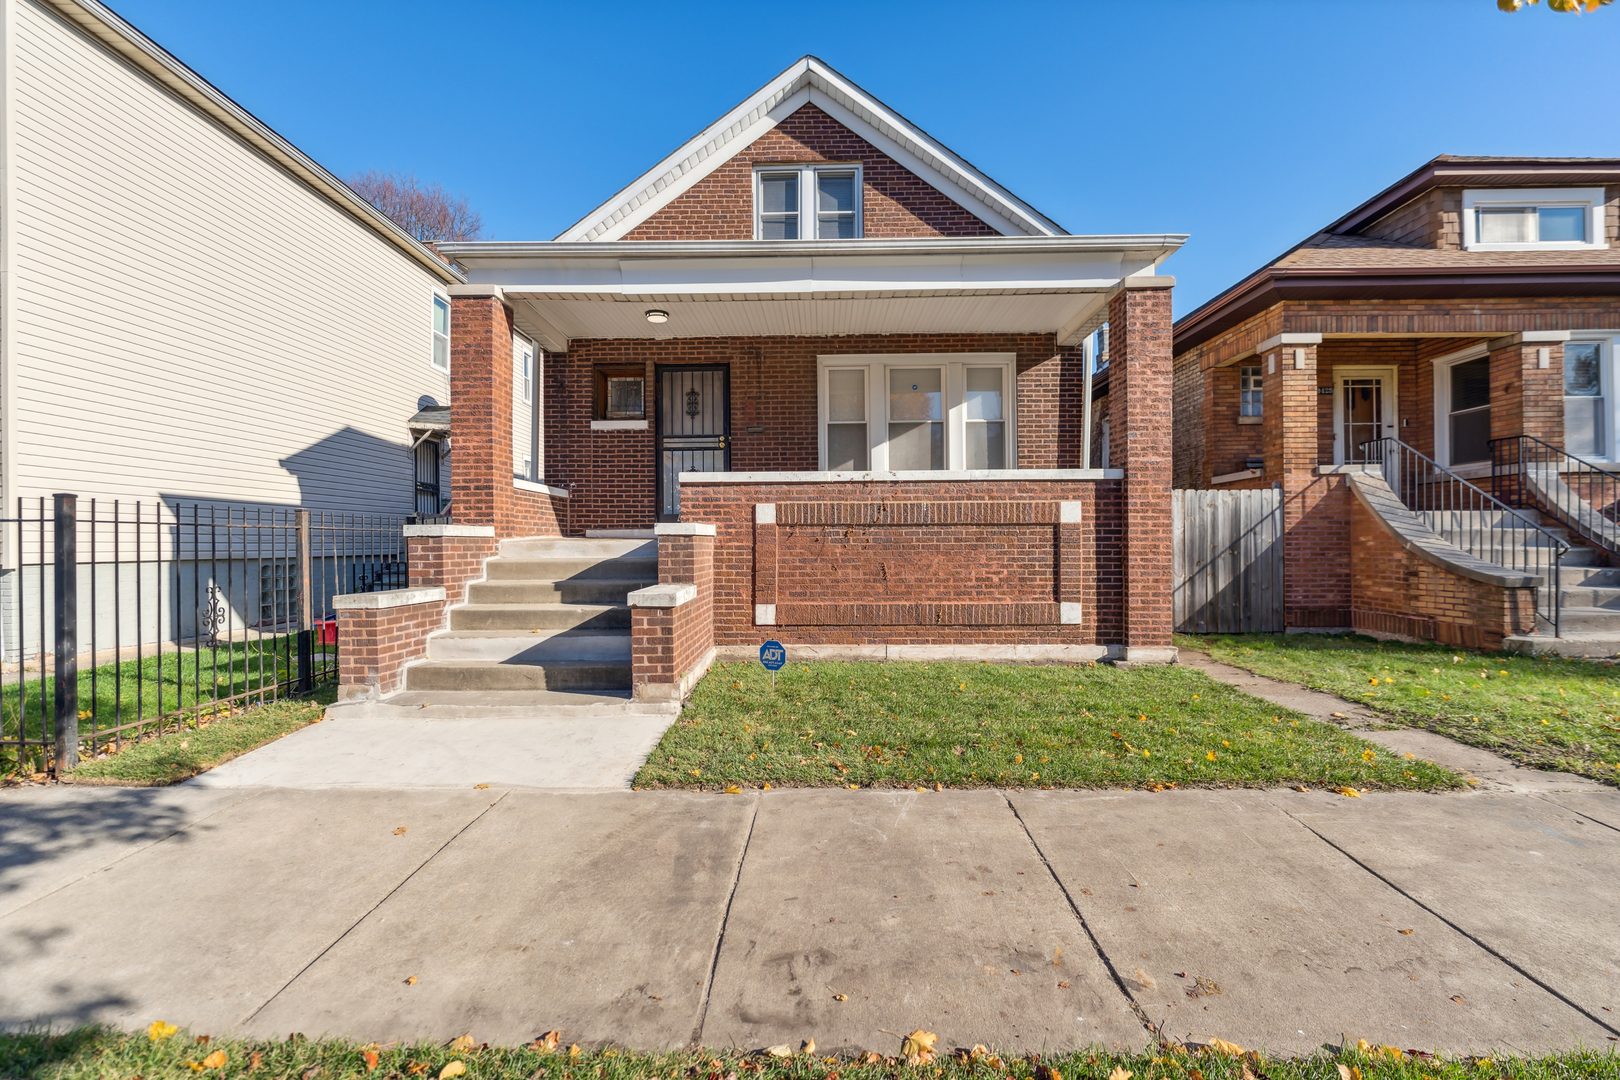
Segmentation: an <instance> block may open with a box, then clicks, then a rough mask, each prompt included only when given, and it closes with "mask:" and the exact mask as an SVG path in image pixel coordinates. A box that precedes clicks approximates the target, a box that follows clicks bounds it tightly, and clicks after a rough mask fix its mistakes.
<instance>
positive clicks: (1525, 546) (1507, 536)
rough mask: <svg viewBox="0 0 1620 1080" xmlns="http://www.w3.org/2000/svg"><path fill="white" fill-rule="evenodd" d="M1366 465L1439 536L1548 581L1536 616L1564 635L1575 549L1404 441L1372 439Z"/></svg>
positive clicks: (1539, 596)
mask: <svg viewBox="0 0 1620 1080" xmlns="http://www.w3.org/2000/svg"><path fill="white" fill-rule="evenodd" d="M1359 449H1360V451H1361V455H1362V460H1363V461H1364V462H1365V463H1366V464H1368V465H1375V466H1378V467H1379V468H1380V469H1381V471H1382V472H1383V475H1384V480H1385V482H1386V483H1388V484H1389V486H1390V489H1391V490H1393V491H1394V492H1395V494H1396V496H1397V497H1398V498H1399V499H1400V500H1401V502H1402V503H1403V504H1405V506H1406V508H1407V509H1408V510H1410V511H1412V512H1413V513H1414V514H1417V515H1418V516H1419V517H1420V518H1422V519H1423V520H1424V522H1425V523H1426V524H1427V525H1428V526H1429V528H1430V529H1432V530H1434V532H1435V533H1436V535H1438V536H1439V537H1440V538H1441V539H1443V540H1445V541H1446V543H1448V544H1451V545H1452V546H1453V547H1458V548H1461V549H1462V550H1464V551H1466V552H1468V553H1469V554H1470V555H1473V556H1474V557H1475V558H1477V559H1481V560H1483V561H1485V562H1488V563H1495V564H1496V565H1497V566H1501V567H1505V568H1507V569H1509V570H1516V571H1519V572H1521V573H1526V574H1540V575H1543V576H1544V579H1545V581H1546V584H1545V585H1543V586H1542V587H1541V588H1540V589H1538V590H1537V596H1536V616H1537V617H1538V618H1540V619H1542V620H1544V621H1546V622H1547V623H1548V624H1550V625H1551V626H1552V632H1553V636H1554V637H1558V636H1560V628H1559V622H1560V620H1559V609H1560V608H1561V607H1562V606H1563V589H1562V587H1561V586H1562V579H1563V561H1564V555H1565V553H1567V552H1568V551H1569V548H1570V545H1569V542H1568V541H1566V540H1563V539H1561V538H1560V537H1558V536H1555V535H1554V534H1553V533H1551V532H1549V531H1548V530H1546V529H1544V528H1542V527H1541V526H1540V525H1537V524H1536V523H1534V522H1532V521H1531V520H1530V519H1529V518H1527V517H1525V516H1524V515H1523V514H1522V513H1520V512H1519V511H1518V510H1515V509H1514V508H1513V507H1511V506H1509V505H1508V504H1507V503H1505V502H1503V501H1502V500H1500V499H1498V498H1496V497H1495V496H1494V495H1491V494H1490V493H1489V492H1487V491H1484V490H1482V489H1480V488H1478V487H1475V486H1474V485H1473V484H1471V483H1469V482H1468V481H1467V480H1464V479H1463V478H1462V477H1460V476H1458V475H1457V474H1456V473H1454V472H1452V471H1451V470H1450V469H1448V468H1446V467H1445V466H1444V465H1441V464H1439V463H1438V462H1436V461H1435V460H1434V459H1432V458H1430V457H1429V456H1427V455H1426V454H1423V453H1421V452H1419V451H1417V450H1414V449H1413V448H1412V447H1410V446H1408V445H1406V444H1405V443H1403V442H1401V440H1399V439H1394V438H1384V439H1372V440H1369V441H1367V442H1364V443H1361V444H1360V447H1359Z"/></svg>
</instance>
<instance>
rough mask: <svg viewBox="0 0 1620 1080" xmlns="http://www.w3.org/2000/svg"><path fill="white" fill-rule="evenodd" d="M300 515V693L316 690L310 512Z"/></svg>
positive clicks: (303, 512) (302, 512)
mask: <svg viewBox="0 0 1620 1080" xmlns="http://www.w3.org/2000/svg"><path fill="white" fill-rule="evenodd" d="M297 514H298V692H299V693H300V694H307V693H309V692H310V691H311V690H313V689H315V646H314V643H313V642H312V641H311V640H310V639H311V637H312V636H313V635H312V633H311V627H312V626H313V624H314V617H313V616H312V615H311V611H310V604H311V602H312V601H311V599H310V595H309V585H310V581H309V511H308V510H299V511H297Z"/></svg>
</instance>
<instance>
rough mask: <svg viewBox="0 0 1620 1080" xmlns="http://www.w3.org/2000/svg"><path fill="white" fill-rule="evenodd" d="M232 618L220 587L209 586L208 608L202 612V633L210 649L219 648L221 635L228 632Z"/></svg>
mask: <svg viewBox="0 0 1620 1080" xmlns="http://www.w3.org/2000/svg"><path fill="white" fill-rule="evenodd" d="M229 618H230V615H229V612H228V610H227V608H226V607H225V600H224V594H223V593H222V592H221V591H220V588H219V586H218V585H210V586H208V606H207V607H205V608H203V611H202V627H201V629H202V633H203V636H204V639H205V644H206V645H207V647H208V648H210V649H214V648H218V647H219V645H220V639H219V635H220V634H221V633H222V632H226V631H227V626H226V623H227V621H228V619H229Z"/></svg>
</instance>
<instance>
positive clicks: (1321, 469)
mask: <svg viewBox="0 0 1620 1080" xmlns="http://www.w3.org/2000/svg"><path fill="white" fill-rule="evenodd" d="M1377 471H1378V466H1377V465H1376V464H1374V463H1371V462H1364V461H1358V462H1355V463H1353V464H1350V465H1318V466H1317V467H1316V475H1317V476H1345V475H1348V474H1349V473H1362V472H1377Z"/></svg>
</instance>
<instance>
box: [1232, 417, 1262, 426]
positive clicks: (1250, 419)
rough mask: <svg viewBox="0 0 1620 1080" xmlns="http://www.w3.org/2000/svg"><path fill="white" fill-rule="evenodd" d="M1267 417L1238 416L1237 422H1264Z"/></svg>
mask: <svg viewBox="0 0 1620 1080" xmlns="http://www.w3.org/2000/svg"><path fill="white" fill-rule="evenodd" d="M1265 419H1266V418H1265V417H1263V416H1240V417H1238V418H1237V422H1238V423H1240V424H1262V423H1264V422H1265Z"/></svg>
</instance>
